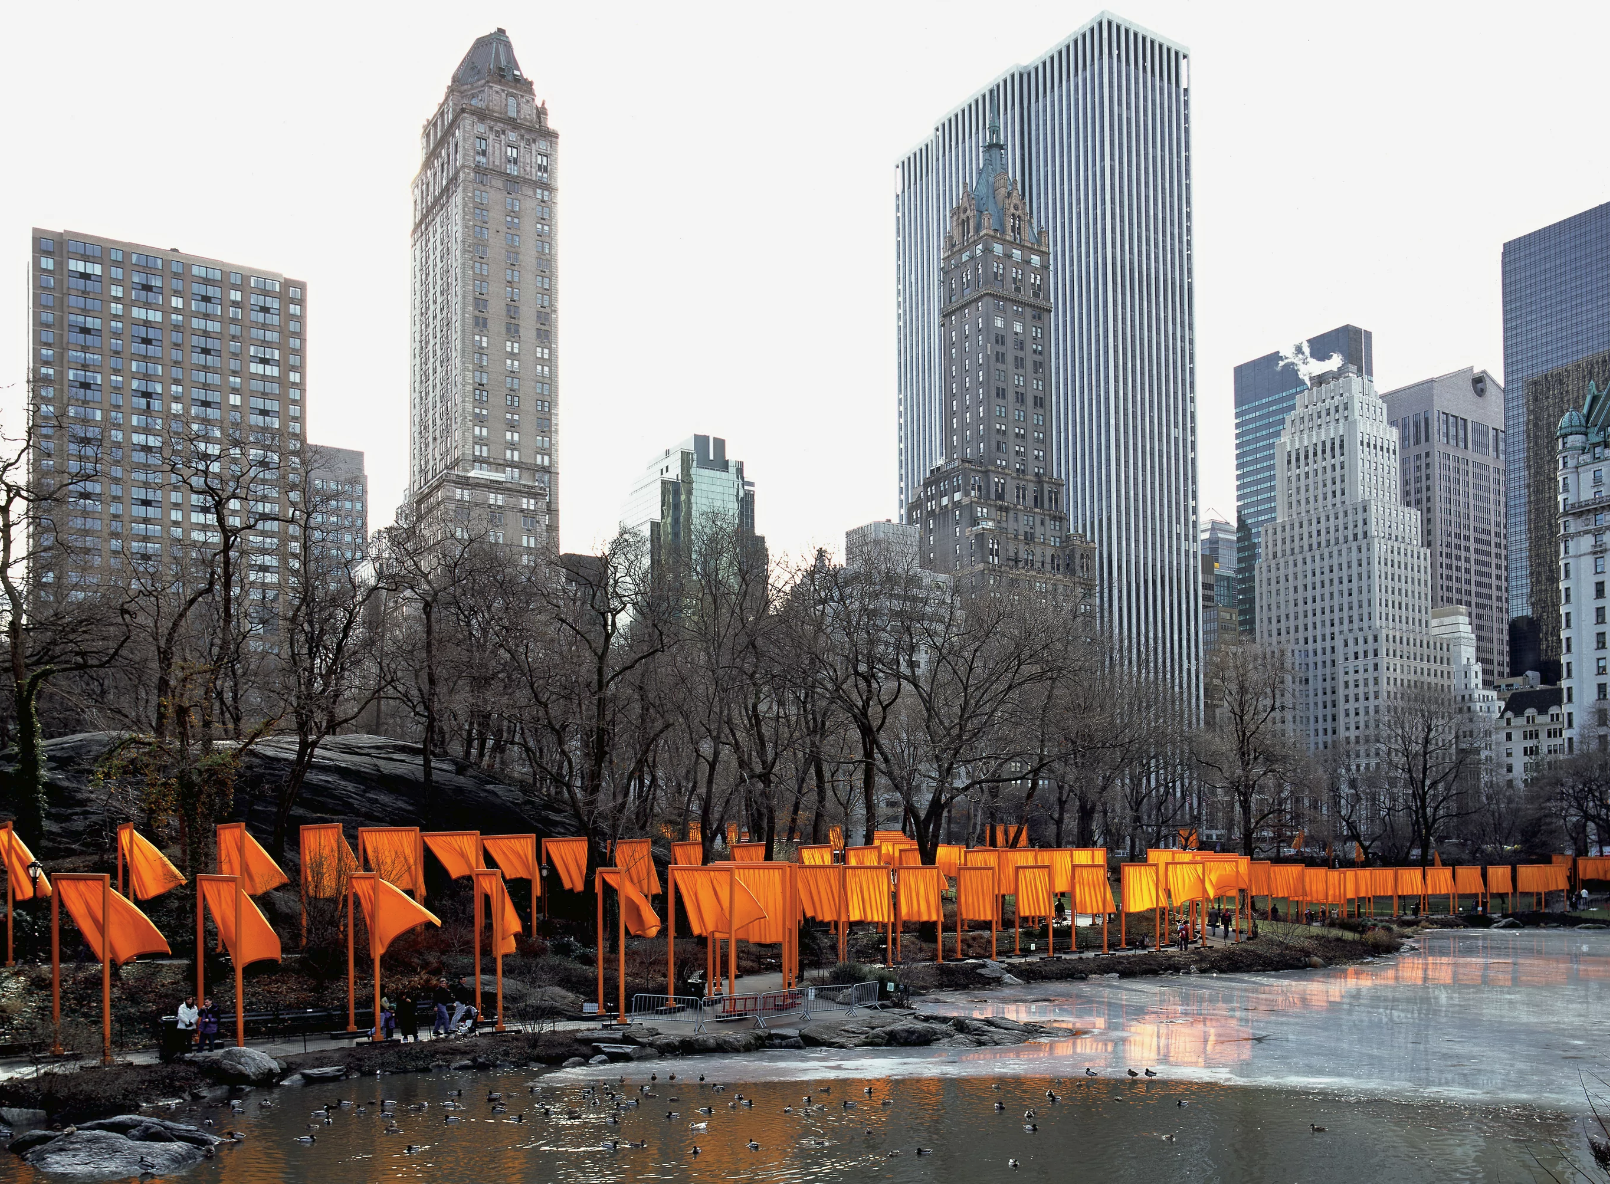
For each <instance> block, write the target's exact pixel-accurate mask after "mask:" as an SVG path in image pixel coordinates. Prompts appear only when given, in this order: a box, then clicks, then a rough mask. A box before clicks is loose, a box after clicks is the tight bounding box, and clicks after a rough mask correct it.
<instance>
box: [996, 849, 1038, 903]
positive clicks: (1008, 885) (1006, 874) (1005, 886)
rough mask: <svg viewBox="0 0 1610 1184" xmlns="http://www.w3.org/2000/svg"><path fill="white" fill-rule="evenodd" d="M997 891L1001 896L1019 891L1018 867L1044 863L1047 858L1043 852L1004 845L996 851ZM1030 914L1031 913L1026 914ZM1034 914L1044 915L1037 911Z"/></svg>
mask: <svg viewBox="0 0 1610 1184" xmlns="http://www.w3.org/2000/svg"><path fill="white" fill-rule="evenodd" d="M995 855H996V864H995V867H996V871H997V875H996V877H995V891H996V892H997V893H998V894H999V895H1001V896H1011V895H1013V894H1014V893H1015V892H1016V891H1017V869H1018V868H1020V867H1029V866H1031V865H1034V864H1041V865H1044V864H1045V863H1046V861H1045V859H1044V858H1043V857H1042V856H1041V853H1040V852H1038V851H1036V850H1034V849H1033V848H1032V847H1002V848H1001V849H1000V850H998V851H996V853H995ZM1024 915H1025V916H1029V915H1031V914H1027V913H1026V914H1024ZM1032 915H1033V916H1044V914H1043V913H1035V914H1032Z"/></svg>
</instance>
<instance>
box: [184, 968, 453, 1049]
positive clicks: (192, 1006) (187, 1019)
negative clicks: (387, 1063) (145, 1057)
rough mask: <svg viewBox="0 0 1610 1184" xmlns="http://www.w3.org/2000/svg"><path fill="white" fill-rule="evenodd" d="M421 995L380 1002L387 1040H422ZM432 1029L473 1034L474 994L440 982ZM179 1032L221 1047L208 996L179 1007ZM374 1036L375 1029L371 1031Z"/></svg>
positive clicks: (435, 994)
mask: <svg viewBox="0 0 1610 1184" xmlns="http://www.w3.org/2000/svg"><path fill="white" fill-rule="evenodd" d="M420 998H421V996H420V993H418V992H415V991H412V990H409V991H404V992H403V993H402V995H400V996H399V997H398V999H397V1002H396V1004H395V1006H394V1005H393V1004H392V1000H391V997H390V996H389V995H387V996H383V997H382V998H381V1000H380V1032H381V1037H382V1038H383V1039H385V1040H394V1039H397V1038H399V1037H400V1038H401V1039H402V1041H403V1042H404V1043H407V1042H408V1041H410V1040H413V1041H416V1042H417V1041H418V1040H419V1038H420V1036H419V1004H420ZM429 999H430V1003H431V1028H430V1034H431V1035H432V1036H433V1037H435V1036H452V1035H463V1034H465V1033H470V1032H473V1031H474V1029H475V1024H476V1023H477V1022H478V1021H479V1020H480V1018H481V1013H480V1012H479V1011H478V1010H477V1009H476V1007H475V1004H474V1003H473V1002H472V1000H473V995H472V994H471V992H470V991H469V990H468V989H466V988H462V987H461V988H459V989H458V990H454V989H453V987H451V986H450V985H449V984H448V981H447V980H446V979H445V978H444V979H438V980H437V982H436V986H435V987H434V988H432V990H431V992H430V996H429ZM177 1015H178V1029H179V1031H180V1033H182V1034H184V1036H185V1039H184V1041H183V1043H185V1044H189V1043H191V1042H194V1043H195V1044H197V1046H198V1047H199V1048H200V1050H201V1051H202V1052H210V1051H211V1050H213V1049H214V1048H217V1047H218V1027H219V1023H220V1020H221V1016H220V1014H219V1011H218V1007H217V1005H216V1004H214V1003H213V1000H212V996H211V995H208V996H206V997H204V998H203V999H202V1000H201V1003H200V1004H199V1005H198V1004H197V1002H196V997H195V996H194V995H189V996H187V997H186V998H185V1001H184V1002H183V1003H181V1004H180V1005H179V1008H178V1013H177ZM369 1035H371V1036H373V1035H374V1029H373V1028H371V1029H369Z"/></svg>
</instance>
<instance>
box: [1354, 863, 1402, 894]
mask: <svg viewBox="0 0 1610 1184" xmlns="http://www.w3.org/2000/svg"><path fill="white" fill-rule="evenodd" d="M1359 879H1360V880H1361V882H1362V888H1363V893H1364V895H1365V896H1370V897H1375V896H1391V895H1392V890H1393V889H1394V888H1396V887H1397V883H1398V874H1397V871H1396V870H1395V869H1393V868H1389V867H1371V868H1366V869H1364V870H1363V871H1362V872H1360V873H1359Z"/></svg>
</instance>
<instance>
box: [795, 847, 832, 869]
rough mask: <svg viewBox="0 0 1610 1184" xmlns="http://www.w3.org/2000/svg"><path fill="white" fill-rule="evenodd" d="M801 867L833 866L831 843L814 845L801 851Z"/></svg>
mask: <svg viewBox="0 0 1610 1184" xmlns="http://www.w3.org/2000/svg"><path fill="white" fill-rule="evenodd" d="M799 862H800V866H801V867H831V866H833V846H832V844H830V843H822V844H819V845H817V844H812V845H810V846H805V847H801V848H800V849H799Z"/></svg>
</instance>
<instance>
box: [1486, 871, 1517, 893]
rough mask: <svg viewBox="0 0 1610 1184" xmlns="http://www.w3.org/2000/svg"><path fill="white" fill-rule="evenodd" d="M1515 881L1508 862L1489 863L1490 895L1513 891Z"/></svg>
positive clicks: (1488, 887)
mask: <svg viewBox="0 0 1610 1184" xmlns="http://www.w3.org/2000/svg"><path fill="white" fill-rule="evenodd" d="M1513 883H1514V879H1513V877H1512V876H1511V875H1510V866H1509V864H1507V863H1489V864H1488V865H1487V894H1488V895H1489V896H1503V895H1505V894H1507V893H1510V892H1513V891H1514V890H1515V889H1514V888H1513V887H1511V885H1512V884H1513Z"/></svg>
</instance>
